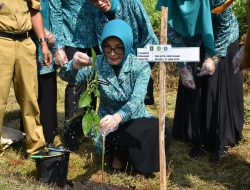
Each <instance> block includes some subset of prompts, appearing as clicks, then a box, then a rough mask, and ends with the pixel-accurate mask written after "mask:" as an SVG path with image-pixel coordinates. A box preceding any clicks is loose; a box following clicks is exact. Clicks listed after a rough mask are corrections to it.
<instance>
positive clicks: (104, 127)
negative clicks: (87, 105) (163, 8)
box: [99, 115, 119, 136]
mask: <svg viewBox="0 0 250 190" xmlns="http://www.w3.org/2000/svg"><path fill="white" fill-rule="evenodd" d="M118 126H119V121H118V120H117V119H116V117H115V115H106V116H104V117H103V118H102V119H101V121H100V126H99V131H100V133H101V134H102V135H104V136H107V135H108V134H109V133H111V132H114V131H115V130H117V129H118Z"/></svg>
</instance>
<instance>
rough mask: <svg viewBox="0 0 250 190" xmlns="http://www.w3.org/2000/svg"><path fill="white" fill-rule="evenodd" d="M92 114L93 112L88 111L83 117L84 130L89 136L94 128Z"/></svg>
mask: <svg viewBox="0 0 250 190" xmlns="http://www.w3.org/2000/svg"><path fill="white" fill-rule="evenodd" d="M92 123H93V122H92V115H91V112H86V113H85V115H84V116H83V118H82V130H83V133H84V135H85V136H87V135H88V134H89V132H90V130H91V128H92Z"/></svg>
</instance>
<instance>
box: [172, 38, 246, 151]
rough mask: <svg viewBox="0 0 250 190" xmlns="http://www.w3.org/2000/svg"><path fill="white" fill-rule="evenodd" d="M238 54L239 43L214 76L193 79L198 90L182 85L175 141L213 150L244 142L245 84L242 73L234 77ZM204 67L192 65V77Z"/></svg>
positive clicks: (177, 109) (223, 60)
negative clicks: (208, 146)
mask: <svg viewBox="0 0 250 190" xmlns="http://www.w3.org/2000/svg"><path fill="white" fill-rule="evenodd" d="M237 50H238V40H237V41H235V42H234V43H232V44H231V45H230V46H229V47H228V53H227V56H226V57H225V58H222V59H221V60H220V62H219V63H218V65H217V68H216V70H215V73H214V74H213V75H212V76H204V77H196V76H194V77H195V82H196V87H197V88H196V90H191V89H188V88H186V87H184V86H183V85H182V84H181V82H179V87H178V93H177V99H176V108H175V116H174V125H173V137H175V138H177V139H180V140H184V141H189V142H191V143H193V144H205V145H212V146H227V145H234V144H236V143H237V142H238V141H239V140H240V139H241V132H242V128H243V80H242V75H241V72H238V73H237V74H234V72H233V64H232V59H233V57H234V55H235V53H236V52H237ZM201 57H204V50H203V49H201ZM201 60H203V59H201ZM201 63H202V62H201ZM201 63H197V64H193V65H192V70H193V73H197V66H201Z"/></svg>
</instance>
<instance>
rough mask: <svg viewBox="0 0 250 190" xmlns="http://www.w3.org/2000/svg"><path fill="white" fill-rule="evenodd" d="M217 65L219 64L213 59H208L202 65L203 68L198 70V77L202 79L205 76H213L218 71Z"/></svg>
mask: <svg viewBox="0 0 250 190" xmlns="http://www.w3.org/2000/svg"><path fill="white" fill-rule="evenodd" d="M216 64H217V63H216V61H215V60H213V59H212V58H211V57H207V58H206V59H205V61H204V62H203V63H202V67H201V68H198V70H200V72H199V73H198V74H197V76H199V77H201V76H204V75H213V74H214V71H215V69H216Z"/></svg>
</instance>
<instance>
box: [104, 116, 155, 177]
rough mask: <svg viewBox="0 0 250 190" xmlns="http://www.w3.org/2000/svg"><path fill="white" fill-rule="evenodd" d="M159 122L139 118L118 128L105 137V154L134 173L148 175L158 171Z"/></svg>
mask: <svg viewBox="0 0 250 190" xmlns="http://www.w3.org/2000/svg"><path fill="white" fill-rule="evenodd" d="M158 126H159V120H158V119H155V118H140V119H135V120H131V121H129V122H126V123H124V124H123V125H121V126H119V128H118V130H117V131H115V132H113V133H110V134H109V135H107V137H106V153H107V154H110V155H111V156H116V157H117V158H118V159H119V160H121V161H123V163H130V164H131V165H132V167H133V168H134V169H135V171H138V172H140V173H144V174H149V173H153V172H157V171H159V127H158Z"/></svg>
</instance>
